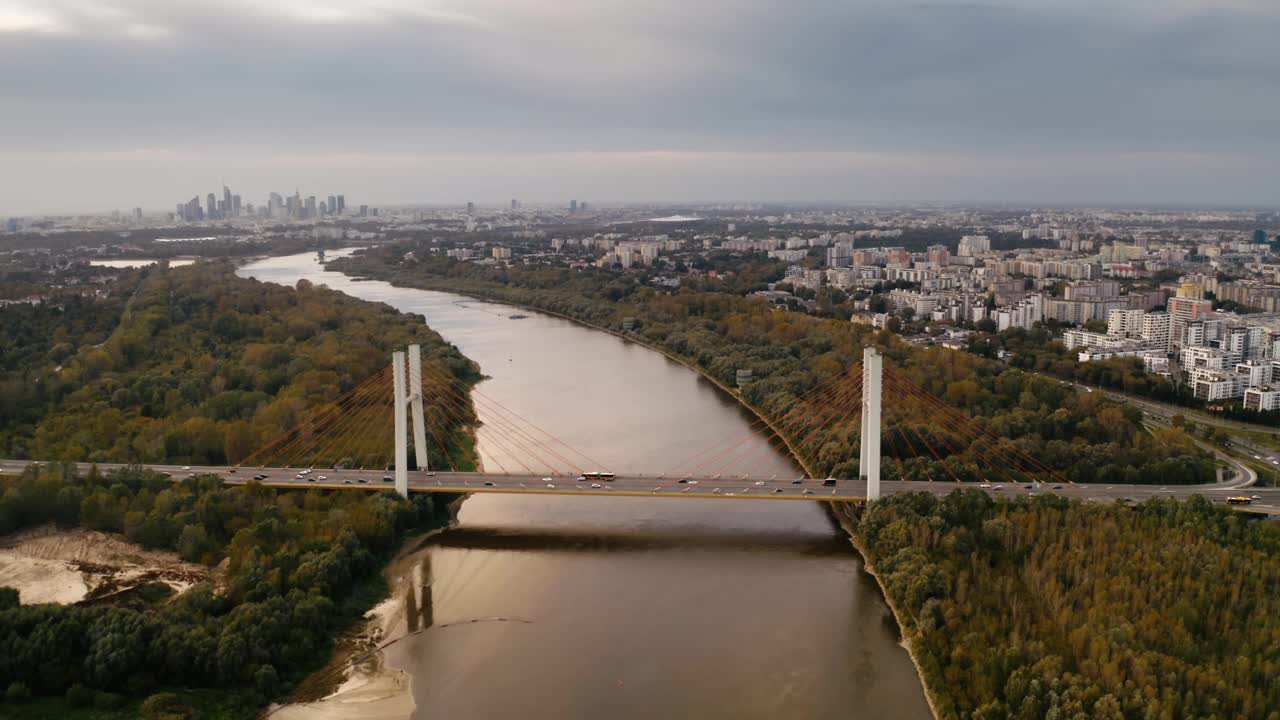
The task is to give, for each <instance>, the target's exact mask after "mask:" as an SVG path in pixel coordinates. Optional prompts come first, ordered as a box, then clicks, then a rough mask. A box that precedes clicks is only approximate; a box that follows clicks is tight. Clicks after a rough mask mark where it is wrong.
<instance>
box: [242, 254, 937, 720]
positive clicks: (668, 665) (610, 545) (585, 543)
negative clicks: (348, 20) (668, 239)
mask: <svg viewBox="0 0 1280 720" xmlns="http://www.w3.org/2000/svg"><path fill="white" fill-rule="evenodd" d="M331 256H332V255H331ZM241 274H242V275H247V276H251V277H255V278H258V279H261V280H265V281H273V282H280V283H284V284H290V285H292V284H294V283H296V282H297V280H299V279H302V278H305V279H307V280H310V281H312V282H314V283H323V284H326V285H328V286H330V287H332V288H335V289H337V290H341V291H343V292H345V293H347V294H349V295H353V296H355V297H359V298H362V299H365V300H373V301H379V302H385V303H387V304H389V305H392V306H393V307H395V308H397V309H399V310H402V311H405V312H412V313H419V314H422V315H424V316H425V317H426V319H427V323H428V324H429V325H430V326H431V327H432V328H433V329H434V330H436V331H437V332H439V333H440V334H441V335H443V336H444V337H445V338H446V339H447V340H449V341H450V342H452V343H454V344H455V345H457V346H458V348H459V349H460V350H461V351H462V352H463V353H464V354H466V355H467V356H468V357H470V358H472V359H474V360H475V361H476V362H478V363H479V364H480V367H481V370H482V371H483V372H484V373H485V375H487V376H488V377H489V379H487V380H485V381H484V382H483V383H482V384H481V385H480V386H479V389H480V390H481V391H482V392H483V393H484V394H485V395H486V396H487V397H489V398H492V399H494V400H496V401H497V402H498V403H500V404H501V405H503V406H505V407H506V408H508V409H510V410H512V411H515V412H517V413H519V414H520V415H521V416H523V417H524V418H527V419H528V420H530V421H532V422H533V423H534V424H536V425H537V426H539V427H541V428H544V429H546V430H547V431H549V432H551V433H553V434H554V435H555V436H557V437H558V438H560V439H561V440H563V441H564V442H565V444H567V445H568V446H570V447H572V448H574V449H575V450H578V451H580V452H581V453H582V454H583V455H586V456H588V457H590V458H592V459H595V460H597V461H599V462H600V463H601V464H602V465H604V466H605V467H607V468H609V469H626V470H628V471H637V472H654V473H657V472H663V471H669V470H671V469H673V468H675V467H678V466H680V465H681V463H682V461H684V460H685V459H687V458H690V457H692V456H695V455H696V454H697V453H698V452H699V451H700V450H703V449H704V448H707V447H710V446H714V445H717V444H719V443H722V442H724V441H725V440H726V439H728V438H736V437H739V436H742V435H744V434H745V433H747V432H748V429H749V428H748V425H749V422H750V416H749V415H747V414H746V412H745V411H744V410H743V409H742V408H741V407H740V406H739V405H738V404H737V403H735V402H734V401H733V400H732V399H730V398H728V397H726V396H725V395H724V393H722V392H721V391H720V390H719V389H718V388H716V387H715V386H714V385H713V384H712V383H710V382H709V381H707V380H705V379H704V378H702V377H701V376H699V375H698V374H697V373H695V372H693V371H691V370H689V369H688V368H685V367H683V366H682V365H680V364H678V363H676V362H673V361H671V360H669V359H667V358H665V357H664V356H662V355H661V354H659V353H656V352H654V351H651V350H649V349H647V348H644V347H641V346H638V345H635V344H631V343H627V342H625V341H623V340H621V339H619V338H616V337H614V336H611V335H608V334H606V333H601V332H597V331H594V330H590V329H587V328H584V327H582V326H579V325H575V324H573V323H571V322H569V321H566V320H562V319H559V318H555V317H551V316H546V315H541V314H538V313H533V312H528V311H517V310H514V309H512V308H510V307H507V306H503V305H496V304H491V303H485V302H479V301H475V300H470V299H467V298H464V297H461V296H456V295H451V294H448V293H441V292H432V291H425V290H416V289H410V288H396V287H392V286H391V285H389V284H387V283H384V282H371V281H356V280H353V279H351V278H347V277H345V276H343V275H341V274H340V273H334V272H328V271H325V270H324V269H323V268H322V267H320V266H319V265H318V264H317V263H316V261H315V256H314V255H313V254H303V255H293V256H288V257H278V258H270V259H266V260H262V261H259V262H256V263H254V264H252V265H248V266H246V267H245V268H243V269H242V270H241ZM517 312H521V313H523V314H526V315H528V316H529V317H528V318H527V319H523V320H513V319H510V317H509V316H510V315H512V314H514V313H517ZM479 409H480V415H481V419H482V420H483V419H484V418H485V416H486V413H485V412H484V408H479ZM491 431H492V429H491V428H490V427H489V426H487V425H486V426H485V427H482V428H481V430H480V432H479V433H478V440H479V447H480V451H481V454H482V457H483V458H484V460H485V464H486V467H488V468H489V469H491V470H492V469H496V468H494V467H493V463H496V462H499V461H501V460H507V461H508V462H511V458H508V457H506V456H505V455H504V453H503V452H502V449H501V448H500V447H498V446H497V445H498V443H497V442H496V441H495V440H494V439H493V437H492V436H491V435H489V433H490V432H491ZM753 442H756V441H753ZM736 457H737V458H740V459H739V461H738V465H737V467H729V468H726V471H731V472H734V473H750V474H752V475H756V476H768V475H772V474H778V475H785V474H791V473H794V472H795V471H794V470H793V469H792V467H791V465H790V463H789V462H788V461H787V460H786V459H785V458H784V457H782V456H781V455H779V454H778V453H777V452H776V451H775V450H773V449H772V448H770V447H769V446H768V445H767V444H765V443H763V441H758V443H757V444H755V445H752V444H747V445H744V446H743V448H742V450H741V452H739V453H737V454H736ZM419 552H420V553H423V554H426V555H427V556H428V558H427V559H428V560H429V564H430V568H431V571H430V572H431V577H432V580H433V584H432V589H431V592H430V594H431V605H432V612H433V615H434V622H435V627H433V628H431V629H429V630H427V631H425V632H422V633H419V634H416V635H412V636H411V637H408V638H406V639H405V640H403V641H401V642H399V643H397V644H396V645H394V646H392V647H391V648H390V649H389V650H388V656H387V660H388V662H389V663H390V664H391V665H393V666H395V667H398V668H403V669H405V670H406V671H407V672H408V673H409V674H410V675H411V676H412V689H413V700H414V703H415V704H416V709H415V710H414V711H413V714H412V718H414V720H419V719H426V718H432V719H435V718H547V719H551V718H555V719H557V720H559V719H564V718H583V719H590V720H595V719H597V718H609V719H610V720H623V719H629V718H637V719H639V718H645V719H649V718H699V719H705V720H716V719H719V718H725V719H726V720H727V719H729V718H732V719H734V720H742V719H743V718H841V719H848V718H859V719H866V720H871V719H874V718H905V719H907V720H910V719H912V718H929V717H930V713H929V710H928V707H927V705H926V702H925V699H924V694H923V691H922V689H921V685H920V681H919V679H918V677H917V676H916V673H915V670H914V668H913V666H912V664H911V661H910V658H909V657H908V655H907V653H906V651H905V650H904V649H903V648H902V647H901V646H900V645H899V642H898V637H897V630H896V628H895V626H894V623H893V620H892V617H891V615H890V614H889V610H888V608H887V606H886V605H885V602H884V600H883V598H882V597H881V596H880V593H879V589H878V588H877V587H876V585H875V583H874V581H873V580H871V579H870V578H869V577H867V576H866V575H865V574H864V573H863V572H862V563H861V559H860V558H859V556H858V555H857V554H856V553H855V552H854V551H853V549H852V548H851V547H850V546H849V543H848V540H847V539H846V538H845V537H844V535H843V534H842V533H841V532H840V530H839V528H838V527H836V525H835V524H834V523H833V522H832V520H831V519H830V518H829V517H828V515H827V514H826V512H825V511H824V510H823V508H822V507H821V506H820V505H819V504H818V503H816V502H815V503H802V502H756V501H749V500H741V501H729V500H696V499H694V500H681V499H674V498H667V499H659V498H653V499H650V498H622V497H620V498H598V497H583V498H574V497H563V496H554V497H553V496H538V497H529V496H514V495H478V496H472V497H470V498H468V499H467V500H466V501H465V502H464V503H463V505H462V508H461V512H460V514H459V517H458V523H457V526H456V527H455V528H452V529H450V530H447V531H445V532H444V533H441V534H440V535H437V536H436V537H435V538H434V539H433V540H432V541H431V542H430V543H429V545H428V546H427V547H426V548H424V549H423V550H420V551H419ZM492 618H506V619H508V621H484V622H475V623H468V622H467V621H469V620H487V619H492ZM454 623H461V624H454Z"/></svg>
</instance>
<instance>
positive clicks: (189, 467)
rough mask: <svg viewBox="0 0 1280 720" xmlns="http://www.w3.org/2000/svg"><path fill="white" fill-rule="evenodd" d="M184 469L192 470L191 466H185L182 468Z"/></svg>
mask: <svg viewBox="0 0 1280 720" xmlns="http://www.w3.org/2000/svg"><path fill="white" fill-rule="evenodd" d="M182 469H183V470H190V469H191V466H190V465H183V466H182Z"/></svg>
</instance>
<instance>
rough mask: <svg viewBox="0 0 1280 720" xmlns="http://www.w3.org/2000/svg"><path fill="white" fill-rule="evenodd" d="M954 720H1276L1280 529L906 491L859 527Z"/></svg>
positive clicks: (1149, 508)
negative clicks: (1210, 719)
mask: <svg viewBox="0 0 1280 720" xmlns="http://www.w3.org/2000/svg"><path fill="white" fill-rule="evenodd" d="M856 535H857V537H858V539H859V544H860V545H861V546H862V548H863V550H864V553H865V554H866V556H867V559H868V561H869V562H870V563H871V564H872V565H873V566H874V567H875V569H876V572H877V574H878V575H879V577H880V580H881V584H882V586H883V587H884V588H885V590H886V593H887V594H888V596H889V597H890V598H891V600H892V601H893V604H894V606H895V607H896V608H897V610H898V614H899V617H900V619H901V622H902V624H903V632H904V633H905V634H906V635H907V636H908V637H909V638H910V639H911V642H912V646H913V648H914V651H915V655H916V657H917V660H918V661H919V663H920V665H921V669H922V672H923V674H924V676H925V678H926V681H927V683H928V686H929V688H930V689H931V690H932V691H933V696H934V700H935V702H936V703H937V705H938V708H939V711H940V714H941V715H942V716H943V717H955V718H966V719H968V718H973V719H975V720H1015V719H1016V720H1024V719H1025V720H1039V719H1041V718H1061V719H1064V720H1065V719H1068V718H1096V719H1098V720H1164V719H1168V720H1173V719H1175V718H1221V719H1223V720H1225V719H1226V718H1241V719H1246V718H1248V719H1256V720H1276V718H1280V651H1278V650H1277V648H1280V595H1277V593H1276V588H1277V587H1280V563H1277V562H1276V561H1275V558H1276V556H1277V553H1280V525H1277V524H1276V523H1273V522H1261V521H1257V520H1249V519H1246V518H1245V517H1244V516H1242V515H1240V514H1238V513H1232V512H1231V511H1229V510H1225V509H1221V508H1214V507H1213V506H1212V505H1211V504H1210V503H1209V502H1208V501H1207V500H1204V499H1202V498H1199V497H1196V498H1192V499H1191V500H1189V501H1186V502H1177V501H1174V500H1167V499H1154V500H1149V501H1147V502H1145V503H1143V504H1141V505H1138V506H1134V507H1124V506H1121V505H1103V504H1085V503H1079V502H1075V501H1070V502H1069V501H1066V500H1064V499H1061V498H1055V497H1053V496H1051V495H1043V496H1040V497H1036V498H1033V499H1026V500H1021V499H1020V500H1014V501H1007V500H1002V501H998V502H997V501H995V500H992V499H991V498H990V497H989V496H987V495H986V494H984V493H981V492H977V491H973V490H966V491H962V492H956V493H952V494H950V495H948V496H946V497H945V498H941V499H939V498H935V497H933V496H932V495H929V494H925V493H913V494H909V495H895V496H892V497H890V498H887V499H886V500H884V501H881V502H878V503H875V504H873V505H872V506H870V507H869V508H868V509H867V510H866V511H865V512H864V513H863V514H862V516H861V518H860V520H859V522H858V523H857V525H856Z"/></svg>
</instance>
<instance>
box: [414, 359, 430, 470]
mask: <svg viewBox="0 0 1280 720" xmlns="http://www.w3.org/2000/svg"><path fill="white" fill-rule="evenodd" d="M409 411H410V413H411V415H412V417H413V459H414V461H415V463H416V464H417V466H418V469H419V470H428V469H429V468H428V467H427V424H426V419H425V418H424V417H423V414H422V347H421V346H420V345H410V346H409Z"/></svg>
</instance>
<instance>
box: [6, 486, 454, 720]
mask: <svg viewBox="0 0 1280 720" xmlns="http://www.w3.org/2000/svg"><path fill="white" fill-rule="evenodd" d="M0 488H3V497H2V498H0V522H2V523H3V524H4V530H5V531H6V532H8V531H12V530H14V529H17V528H21V527H27V526H34V525H40V524H44V523H49V522H53V523H57V524H58V525H60V526H65V527H73V526H82V527H87V528H92V529H95V530H101V531H106V532H115V533H123V534H124V535H125V536H126V537H127V538H129V539H130V540H132V541H134V542H136V543H138V544H140V545H142V546H143V547H146V548H158V549H164V550H174V551H176V552H178V553H179V554H180V555H181V556H182V557H183V558H184V559H186V560H189V561H192V562H202V563H206V564H209V565H218V564H219V563H223V562H225V572H221V571H220V573H219V578H218V581H217V582H214V583H207V584H200V585H196V586H194V587H191V588H189V589H187V590H186V591H185V592H183V593H181V594H180V595H176V596H172V594H171V592H170V591H169V590H168V587H167V586H164V585H159V584H156V585H153V586H144V587H143V588H139V590H145V591H146V592H142V593H139V595H140V596H141V598H142V601H141V602H140V603H139V602H134V603H132V604H129V605H124V604H121V603H112V604H78V605H51V604H50V605H22V604H20V601H21V598H20V597H19V596H18V592H17V591H16V590H13V589H12V588H0V688H3V689H4V692H5V697H6V699H7V700H8V701H9V706H10V707H11V708H15V707H24V706H25V705H26V703H28V702H29V699H30V698H33V697H34V698H35V699H39V698H42V697H43V698H48V697H57V698H63V699H64V701H65V703H66V704H67V705H69V706H71V707H82V708H88V709H90V710H93V711H95V712H96V711H101V712H108V711H118V712H120V713H123V714H121V715H120V716H121V717H129V716H133V717H137V716H138V714H137V713H138V712H139V707H141V708H142V710H148V707H149V705H148V703H149V704H150V706H155V705H164V706H166V707H167V708H168V709H167V710H166V711H165V712H164V713H151V712H150V711H148V712H145V713H143V716H145V717H167V718H184V717H215V716H216V717H222V718H237V719H238V718H245V719H246V720H247V719H248V718H253V717H257V716H258V714H259V712H260V708H261V707H262V705H263V704H265V703H266V702H267V701H268V700H271V699H273V698H276V697H278V696H280V695H281V694H283V693H286V692H288V690H289V689H291V688H292V687H293V686H294V685H295V684H296V683H297V682H298V681H299V680H301V679H302V678H303V677H304V676H306V675H307V674H309V673H310V672H313V671H315V670H316V669H317V668H318V667H319V666H320V665H322V664H323V663H324V661H325V660H326V659H327V658H328V656H329V653H330V650H331V648H332V644H333V638H334V637H335V635H336V634H337V633H339V632H340V631H341V630H343V629H344V628H346V627H347V626H349V625H350V624H351V623H353V622H355V621H356V620H358V619H359V618H360V617H361V615H363V613H364V612H365V611H366V610H367V609H368V608H369V607H371V606H372V605H373V603H374V602H376V600H377V599H379V597H380V596H381V595H382V594H385V591H386V588H385V583H384V581H383V579H382V577H381V575H380V572H379V571H380V569H381V567H382V565H383V563H384V561H385V560H386V559H387V558H388V557H389V556H390V555H391V554H392V553H394V552H395V550H396V548H397V547H398V546H399V544H400V542H401V540H402V539H403V538H404V536H405V535H406V534H407V533H411V532H419V531H422V530H426V529H429V528H432V527H439V526H441V525H443V524H444V523H445V522H447V520H448V515H449V513H448V509H447V507H445V506H444V504H443V503H436V502H435V501H433V500H432V497H431V496H430V495H428V494H421V495H417V496H415V497H414V498H413V499H412V501H409V500H403V499H401V498H400V497H398V496H396V495H394V494H393V493H389V492H383V493H343V492H330V493H326V492H324V491H314V490H313V491H307V492H298V491H280V492H277V491H275V490H272V489H269V488H265V487H262V486H261V485H256V484H251V485H248V486H245V487H234V488H233V487H223V486H222V483H221V481H220V479H219V478H217V477H215V476H198V477H194V478H189V479H186V480H183V481H181V482H178V483H175V482H173V481H171V480H170V479H169V478H167V477H164V476H162V475H159V474H157V473H153V472H150V471H147V470H144V469H142V468H137V467H131V468H126V469H121V470H116V471H112V472H110V473H105V474H104V473H99V472H98V471H97V469H96V468H94V469H93V470H91V471H90V472H89V473H87V474H85V475H84V476H80V475H77V473H76V471H75V469H74V466H71V465H66V466H63V465H60V464H50V465H47V466H45V467H43V468H41V469H39V470H37V469H36V468H35V467H29V468H28V469H27V471H26V472H25V473H24V474H23V475H22V476H21V477H7V478H4V479H0ZM210 689H213V690H217V692H216V693H214V694H212V695H209V694H202V693H201V691H202V690H210ZM211 707H213V708H216V710H217V711H216V712H213V711H212V710H211ZM6 712H7V711H6V710H5V708H4V707H3V706H0V716H5V713H6ZM131 714H132V715H131Z"/></svg>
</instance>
